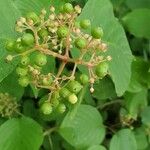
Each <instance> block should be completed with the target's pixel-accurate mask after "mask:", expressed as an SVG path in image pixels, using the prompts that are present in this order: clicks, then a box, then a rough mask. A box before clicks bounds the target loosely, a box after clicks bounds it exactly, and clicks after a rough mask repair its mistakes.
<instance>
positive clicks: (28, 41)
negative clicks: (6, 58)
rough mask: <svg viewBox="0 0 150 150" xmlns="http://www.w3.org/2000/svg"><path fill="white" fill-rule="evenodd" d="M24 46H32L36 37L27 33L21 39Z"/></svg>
mask: <svg viewBox="0 0 150 150" xmlns="http://www.w3.org/2000/svg"><path fill="white" fill-rule="evenodd" d="M21 42H22V44H24V45H26V46H32V45H33V43H34V36H33V35H32V34H30V33H25V34H24V35H23V36H22V38H21Z"/></svg>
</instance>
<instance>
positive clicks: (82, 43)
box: [75, 38, 87, 49]
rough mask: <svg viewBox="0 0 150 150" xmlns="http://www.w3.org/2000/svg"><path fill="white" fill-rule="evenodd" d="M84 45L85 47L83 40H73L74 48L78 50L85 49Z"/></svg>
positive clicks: (85, 42)
mask: <svg viewBox="0 0 150 150" xmlns="http://www.w3.org/2000/svg"><path fill="white" fill-rule="evenodd" d="M86 45H87V41H86V40H85V39H83V38H77V39H76V40H75V46H76V47H77V48H79V49H83V48H85V47H86Z"/></svg>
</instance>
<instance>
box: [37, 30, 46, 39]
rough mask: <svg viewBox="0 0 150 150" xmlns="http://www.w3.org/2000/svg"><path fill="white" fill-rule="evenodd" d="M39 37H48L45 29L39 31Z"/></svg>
mask: <svg viewBox="0 0 150 150" xmlns="http://www.w3.org/2000/svg"><path fill="white" fill-rule="evenodd" d="M39 36H40V37H41V38H43V39H44V38H45V37H47V36H48V31H47V29H44V28H43V29H41V30H40V31H39Z"/></svg>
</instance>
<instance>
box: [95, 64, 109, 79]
mask: <svg viewBox="0 0 150 150" xmlns="http://www.w3.org/2000/svg"><path fill="white" fill-rule="evenodd" d="M108 68H109V65H108V63H107V62H102V63H100V64H98V65H97V66H96V68H95V73H96V75H97V76H98V77H99V78H103V77H104V76H105V75H106V74H107V73H108Z"/></svg>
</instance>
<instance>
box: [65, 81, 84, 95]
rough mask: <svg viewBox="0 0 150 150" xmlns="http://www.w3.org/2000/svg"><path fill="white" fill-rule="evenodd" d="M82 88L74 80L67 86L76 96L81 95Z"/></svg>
mask: <svg viewBox="0 0 150 150" xmlns="http://www.w3.org/2000/svg"><path fill="white" fill-rule="evenodd" d="M82 87H83V86H82V85H81V84H80V83H79V82H78V81H75V80H72V81H70V82H69V83H68V84H67V88H68V89H69V90H70V91H71V92H73V93H75V94H77V93H79V92H80V91H81V89H82Z"/></svg>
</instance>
